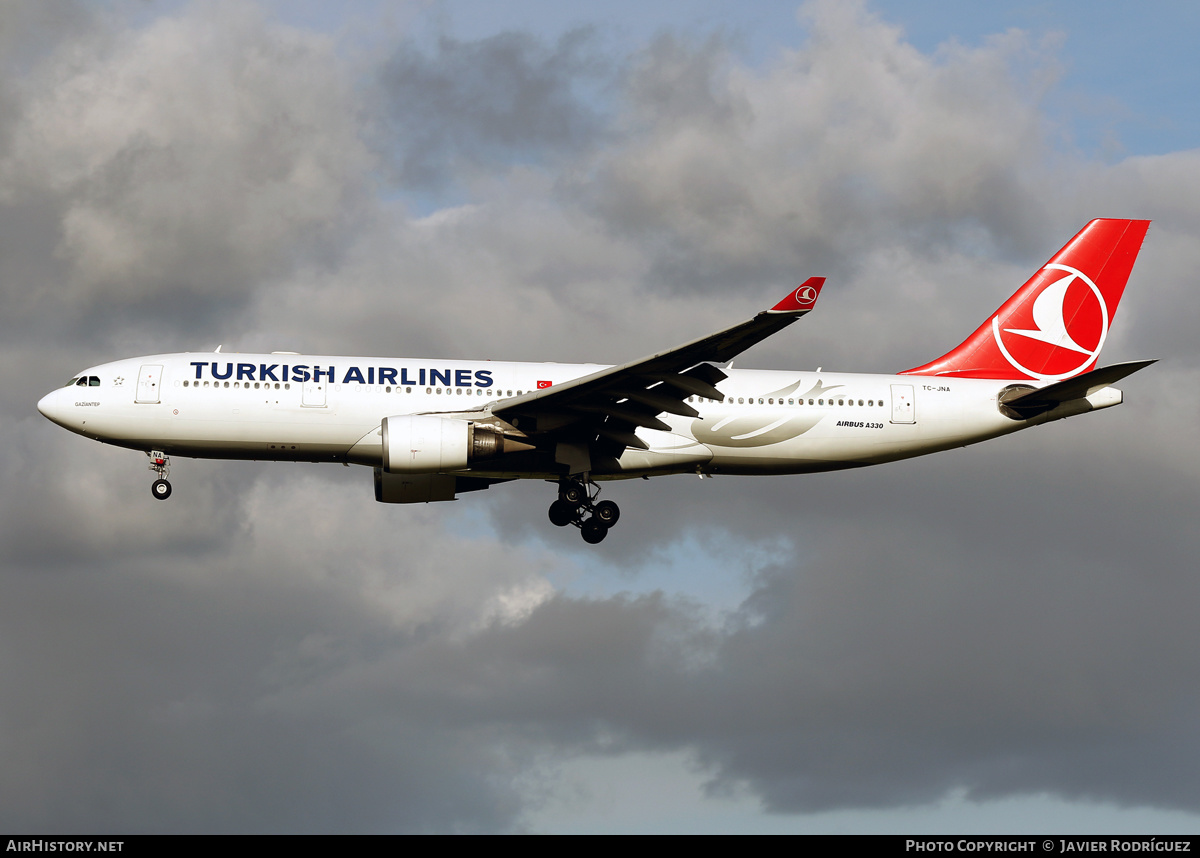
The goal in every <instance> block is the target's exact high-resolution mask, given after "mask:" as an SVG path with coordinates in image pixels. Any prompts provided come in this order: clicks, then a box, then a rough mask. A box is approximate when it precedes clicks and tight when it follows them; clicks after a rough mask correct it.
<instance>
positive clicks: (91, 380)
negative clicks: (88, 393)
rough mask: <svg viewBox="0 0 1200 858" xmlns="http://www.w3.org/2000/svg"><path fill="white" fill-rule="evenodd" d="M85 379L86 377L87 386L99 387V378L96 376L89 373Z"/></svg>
mask: <svg viewBox="0 0 1200 858" xmlns="http://www.w3.org/2000/svg"><path fill="white" fill-rule="evenodd" d="M87 379H88V387H99V386H100V379H99V378H97V377H96V376H94V375H89V376H88V377H87Z"/></svg>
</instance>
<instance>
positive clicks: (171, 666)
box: [0, 0, 1200, 833]
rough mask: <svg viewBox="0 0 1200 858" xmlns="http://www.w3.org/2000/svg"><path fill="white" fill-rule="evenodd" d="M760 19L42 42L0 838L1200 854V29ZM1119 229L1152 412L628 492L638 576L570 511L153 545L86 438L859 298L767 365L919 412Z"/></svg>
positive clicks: (205, 478)
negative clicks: (677, 839) (705, 836)
mask: <svg viewBox="0 0 1200 858" xmlns="http://www.w3.org/2000/svg"><path fill="white" fill-rule="evenodd" d="M964 5H967V4H964ZM969 5H971V6H975V5H977V4H969ZM738 6H739V8H738V9H736V10H735V9H734V8H733V4H725V3H715V2H685V0H673V2H668V1H667V0H664V2H656V3H651V4H647V3H644V2H617V3H611V4H606V6H605V10H604V11H599V10H598V9H597V7H595V6H594V4H567V3H541V2H531V1H529V2H517V3H508V4H494V3H484V2H466V0H463V2H445V3H435V2H410V3H357V4H345V5H339V6H338V7H337V9H336V11H335V10H334V8H333V7H332V6H330V5H328V4H324V3H317V2H309V3H288V2H283V0H279V2H265V0H264V2H257V3H256V2H251V0H244V2H241V1H240V0H234V1H233V2H219V3H207V2H205V3H187V2H171V3H159V4H146V3H140V2H137V3H134V2H122V0H112V2H107V3H92V4H74V3H71V2H65V0H64V2H52V3H46V2H40V0H39V2H35V1H34V0H30V2H17V0H13V2H8V3H5V4H4V5H3V7H0V63H2V71H0V353H2V355H3V360H2V361H0V378H2V379H3V385H2V386H0V402H2V403H3V407H2V410H0V433H2V443H0V479H2V480H3V492H2V493H0V505H2V508H0V687H3V688H4V689H5V690H4V693H3V695H0V762H2V764H0V828H4V829H6V830H25V831H39V832H47V833H50V832H68V831H70V832H82V831H86V832H95V833H100V832H110V831H111V832H123V833H133V832H347V831H356V832H407V831H465V832H473V831H483V832H492V831H544V832H555V831H896V832H902V831H914V830H915V831H923V832H956V831H989V832H996V831H1006V830H1016V831H1026V832H1028V831H1045V832H1051V831H1053V832H1064V831H1105V832H1117V831H1152V832H1159V833H1165V832H1167V831H1174V830H1180V831H1193V832H1194V831H1195V830H1196V827H1197V825H1198V823H1200V732H1198V731H1197V730H1196V724H1197V723H1200V688H1198V684H1197V681H1198V679H1200V624H1198V623H1197V619H1196V618H1197V615H1198V609H1200V582H1198V579H1200V576H1198V574H1197V563H1196V560H1195V558H1196V557H1197V553H1198V551H1200V531H1198V529H1197V528H1196V527H1195V514H1196V510H1197V505H1198V501H1200V482H1198V478H1200V433H1198V432H1197V431H1196V424H1197V420H1198V418H1200V401H1198V400H1197V399H1195V398H1194V397H1195V390H1196V383H1195V378H1196V373H1197V371H1200V345H1198V342H1197V337H1196V336H1195V324H1196V320H1197V318H1200V296H1198V295H1197V292H1196V287H1195V271H1196V269H1197V267H1198V266H1200V242H1198V241H1197V239H1196V236H1197V234H1200V150H1198V149H1197V146H1198V143H1200V119H1198V117H1200V113H1198V112H1197V110H1196V106H1195V93H1196V92H1197V91H1200V71H1198V70H1197V66H1196V63H1195V58H1194V37H1195V33H1196V32H1197V28H1198V26H1200V13H1198V12H1197V11H1195V6H1194V4H1183V3H1179V4H1172V3H1162V4H1155V5H1154V6H1153V11H1152V12H1150V11H1147V9H1146V7H1145V6H1144V5H1142V4H1133V3H1129V4H1120V3H1113V4H1095V3H1067V2H1064V3H1046V4H1041V5H1039V4H1031V3H1025V2H1000V3H995V4H988V8H987V10H986V12H982V13H978V12H976V11H975V10H974V9H972V10H971V11H969V12H968V11H957V12H950V13H947V11H946V10H945V9H944V8H942V6H943V4H940V3H934V2H900V0H880V2H873V3H869V2H864V3H847V2H825V0H818V2H811V3H806V4H804V5H800V6H798V7H797V6H795V5H789V4H787V3H761V4H738ZM742 6H745V7H746V8H741V7H742ZM501 10H503V11H501ZM1097 216H1110V217H1131V218H1150V219H1152V220H1153V221H1154V225H1153V226H1152V228H1151V231H1150V234H1149V237H1148V238H1147V241H1146V243H1145V245H1144V247H1143V250H1142V254H1141V257H1140V259H1139V261H1138V264H1137V267H1136V268H1135V270H1134V273H1133V277H1132V279H1131V281H1130V288H1129V290H1128V292H1127V293H1126V297H1125V300H1124V302H1123V303H1122V306H1121V309H1120V313H1119V315H1118V317H1117V319H1116V325H1115V327H1114V329H1113V333H1112V335H1111V336H1110V338H1109V340H1108V346H1107V349H1106V352H1105V359H1106V360H1107V361H1109V362H1115V361H1119V360H1133V359H1139V358H1161V359H1162V360H1161V363H1159V364H1158V365H1156V366H1155V367H1154V368H1152V369H1150V370H1147V371H1145V372H1143V373H1140V374H1138V375H1137V376H1134V377H1132V378H1130V379H1128V380H1127V381H1126V382H1124V383H1123V385H1122V386H1123V388H1124V389H1125V391H1126V403H1125V405H1124V406H1123V407H1121V408H1117V409H1112V410H1109V411H1104V412H1102V413H1099V414H1094V415H1090V416H1085V417H1080V418H1076V419H1072V420H1070V421H1066V422H1059V423H1054V424H1051V425H1049V426H1046V427H1043V428H1039V429H1035V430H1032V431H1029V432H1027V433H1022V434H1020V435H1017V436H1013V437H1010V438H1005V439H1000V440H996V441H993V442H990V443H988V444H986V445H983V446H980V447H974V448H970V449H966V450H957V451H954V452H948V453H943V454H941V455H939V456H935V457H931V458H928V459H924V460H915V461H910V462H903V463H897V464H892V465H887V466H883V467H880V468H876V469H869V470H865V471H861V472H856V473H846V474H828V475H819V476H811V477H789V478H758V479H745V478H734V477H726V478H718V479H714V480H706V481H703V482H701V481H698V480H695V479H694V478H688V477H674V478H663V479H659V480H655V481H652V482H641V481H638V482H633V483H625V484H614V485H611V486H610V487H608V488H607V489H606V496H607V497H611V498H613V499H615V500H618V501H619V502H620V504H621V505H622V509H623V512H624V514H623V517H622V520H621V523H620V525H619V526H618V528H617V529H615V530H614V531H613V533H612V534H611V536H610V538H609V539H608V540H607V541H606V542H605V543H604V544H603V545H601V546H598V547H588V546H585V545H584V544H583V543H582V542H581V541H580V540H579V539H578V536H577V534H575V533H574V531H570V532H564V531H562V530H558V529H556V528H554V527H552V526H551V525H550V524H549V522H548V521H547V520H546V507H547V506H548V504H549V502H550V501H551V500H552V499H553V491H552V488H551V487H550V486H548V485H546V484H541V483H529V484H521V485H508V486H503V487H497V488H494V489H492V490H489V491H488V492H486V493H481V494H478V495H471V496H467V497H464V498H463V499H460V500H459V501H457V502H455V503H453V504H442V505H436V504H435V505H429V506H421V507H391V506H385V505H382V504H377V503H375V501H374V499H373V495H372V489H371V476H370V472H369V471H368V470H366V469H364V468H342V467H335V466H330V465H288V464H271V463H260V464H252V465H247V464H231V463H221V462H208V461H194V460H188V459H176V460H175V462H174V465H175V466H174V468H173V470H172V474H171V477H172V481H173V483H174V486H175V494H174V496H173V497H172V499H171V501H170V502H169V503H156V502H155V501H154V500H153V499H152V498H151V495H150V491H149V484H150V481H151V479H152V476H151V475H150V474H149V472H147V471H146V469H145V459H144V457H143V456H141V455H140V454H138V453H133V452H130V451H125V450H118V449H114V448H106V447H102V446H100V445H98V444H95V443H93V442H90V441H87V440H85V439H82V438H80V437H78V436H74V435H71V434H69V433H67V432H65V431H63V430H62V429H60V428H58V427H56V426H54V425H52V424H51V423H49V422H48V421H46V420H44V419H42V418H41V417H40V416H39V415H38V414H37V413H36V410H35V403H36V401H37V400H38V398H39V397H40V396H41V395H43V394H44V393H45V392H47V391H48V390H50V389H51V388H53V387H55V386H57V385H59V384H61V383H63V382H64V381H65V380H66V379H67V378H69V377H70V376H71V375H72V373H73V372H75V371H78V370H79V369H81V368H83V367H85V366H88V365H91V364H96V363H100V362H103V361H106V360H111V359H115V358H119V357H127V356H132V355H137V354H147V353H154V352H164V351H183V350H189V349H195V350H205V349H212V348H215V347H216V346H217V345H218V344H223V345H224V349H225V350H226V351H260V350H267V351H269V350H272V349H290V350H296V351H305V352H316V353H320V352H332V353H342V354H346V353H351V354H365V355H393V356H427V357H462V358H496V359H529V360H559V361H576V360H578V361H595V362H619V361H623V360H627V359H631V358H634V357H637V356H640V355H642V354H645V353H649V352H652V351H656V350H660V349H662V348H664V347H667V346H670V345H672V344H674V343H677V342H680V341H684V340H687V339H690V338H692V337H695V336H699V335H702V334H705V333H708V332H709V331H711V330H714V329H716V328H718V327H721V326H723V325H727V324H731V323H734V322H737V321H740V320H742V319H744V318H747V317H749V316H750V315H752V314H753V313H754V312H756V311H757V310H759V309H761V308H762V307H763V306H767V305H769V303H773V302H774V300H776V299H777V298H778V296H779V295H780V294H782V293H783V292H784V291H785V290H786V289H787V288H788V287H789V286H792V285H794V284H795V283H797V282H799V281H800V280H802V279H804V278H805V277H808V276H811V275H814V274H820V275H825V276H827V277H828V278H829V283H828V285H827V287H826V290H825V293H824V296H823V298H822V302H821V307H820V308H819V310H818V311H817V312H816V313H814V314H813V315H811V316H809V317H808V318H806V319H805V320H803V322H802V323H800V324H798V325H796V326H795V327H793V328H790V329H789V330H788V331H786V332H785V333H783V334H781V335H780V336H778V337H775V338H774V339H772V340H770V341H768V342H766V343H763V344H762V345H760V346H757V347H755V349H753V350H752V351H750V352H748V353H747V354H746V355H744V356H743V357H742V358H741V359H739V361H738V365H739V366H742V367H764V368H814V367H816V366H825V367H828V368H835V369H841V370H849V371H860V370H861V371H889V370H899V369H903V368H906V367H909V366H914V365H917V364H920V363H923V362H925V361H926V360H928V359H930V358H932V357H935V356H936V355H938V354H941V353H943V352H944V351H946V350H947V349H948V348H950V347H952V346H953V345H955V344H957V343H958V342H959V341H960V340H961V339H962V338H963V337H964V336H965V335H966V334H967V333H969V332H970V331H971V330H973V329H974V328H975V326H976V325H978V324H979V323H980V322H981V321H982V320H983V319H984V318H986V316H987V314H988V313H990V312H991V311H992V310H993V309H994V308H995V307H997V306H998V305H999V304H1000V303H1001V301H1002V300H1003V299H1004V298H1006V297H1007V296H1008V295H1009V294H1010V293H1011V292H1012V291H1013V290H1014V289H1015V288H1016V287H1017V286H1018V285H1020V283H1022V282H1023V281H1024V280H1025V278H1026V277H1027V276H1028V275H1029V274H1030V273H1032V272H1033V271H1034V270H1035V269H1036V268H1037V267H1039V266H1040V265H1041V263H1042V262H1044V261H1045V260H1046V259H1047V258H1048V257H1049V256H1050V255H1051V254H1052V253H1053V252H1054V251H1055V250H1057V249H1058V248H1059V247H1060V246H1061V245H1062V244H1063V243H1064V242H1065V241H1066V240H1067V239H1068V238H1069V237H1070V236H1071V235H1073V234H1074V233H1075V232H1076V231H1077V230H1078V229H1079V228H1080V227H1081V226H1082V225H1083V224H1084V223H1085V222H1086V221H1087V220H1088V219H1090V218H1092V217H1097ZM1180 391H1183V393H1180ZM1180 397H1182V398H1180Z"/></svg>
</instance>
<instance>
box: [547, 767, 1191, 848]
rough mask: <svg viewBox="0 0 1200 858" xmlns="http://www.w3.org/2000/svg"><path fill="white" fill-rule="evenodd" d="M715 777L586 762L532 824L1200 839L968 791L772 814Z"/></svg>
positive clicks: (1143, 822)
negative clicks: (890, 804)
mask: <svg viewBox="0 0 1200 858" xmlns="http://www.w3.org/2000/svg"><path fill="white" fill-rule="evenodd" d="M710 777H711V773H710V772H708V771H706V770H705V769H703V768H701V767H699V766H697V765H696V763H695V760H694V758H693V756H692V754H691V753H689V752H688V751H675V752H671V753H665V754H626V755H622V756H615V757H580V758H577V759H574V760H571V761H568V762H567V763H565V764H563V765H562V766H561V767H560V768H559V771H558V772H557V774H556V776H555V778H556V780H557V781H558V783H559V786H558V788H557V789H556V790H555V793H554V795H553V796H552V797H551V798H549V799H548V800H547V801H545V802H544V803H543V804H542V805H541V806H540V807H539V808H538V809H537V810H536V811H534V812H533V813H531V814H529V815H528V816H527V817H526V819H525V820H524V821H525V824H526V825H528V826H529V828H530V829H531V830H533V831H537V832H543V833H549V834H584V833H591V834H615V833H622V834H685V833H686V834H912V835H925V836H939V835H940V836H947V835H970V834H973V833H978V832H987V834H989V835H1005V834H1009V835H1029V836H1040V835H1056V834H1058V835H1068V834H1084V833H1088V832H1097V831H1100V832H1104V833H1105V834H1110V835H1122V834H1152V835H1157V836H1169V835H1185V836H1186V835H1194V834H1195V831H1196V828H1197V825H1198V824H1200V816H1197V815H1196V814H1191V813H1185V812H1182V811H1170V810H1156V809H1153V808H1137V807H1120V806H1117V805H1113V804H1105V803H1101V802H1083V801H1068V800H1066V799H1063V798H1061V797H1059V796H1054V795H1047V794H1036V795H1029V796H1017V797H1013V798H1005V799H996V800H991V801H972V800H971V799H969V798H968V797H967V793H966V790H963V789H958V790H954V791H953V792H951V793H950V794H949V795H947V796H946V797H944V798H943V799H941V800H940V801H938V802H934V803H931V804H927V805H919V806H912V807H899V808H881V809H872V810H867V809H862V810H837V811H827V812H822V813H807V814H788V813H769V812H767V811H766V809H765V808H764V807H763V805H762V802H761V801H760V799H759V798H758V797H757V796H756V795H754V794H753V793H751V792H749V791H748V790H745V789H734V790H732V791H728V792H727V791H723V790H722V791H718V793H717V794H712V792H711V791H706V789H705V787H706V785H707V782H708V781H709V780H710Z"/></svg>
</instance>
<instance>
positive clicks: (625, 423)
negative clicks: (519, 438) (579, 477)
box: [492, 277, 825, 473]
mask: <svg viewBox="0 0 1200 858" xmlns="http://www.w3.org/2000/svg"><path fill="white" fill-rule="evenodd" d="M824 285H825V278H824V277H812V278H809V279H808V280H806V281H805V282H804V283H803V284H801V285H800V286H799V287H798V288H797V289H795V290H794V291H792V292H790V293H788V296H787V297H786V298H784V299H783V300H782V301H780V302H779V303H778V304H776V305H775V306H774V307H772V308H771V309H769V310H763V311H762V312H761V313H759V314H758V315H757V316H755V317H754V318H753V319H750V320H749V321H746V322H742V323H741V324H740V325H734V326H733V327H732V328H726V329H725V330H723V331H718V332H716V333H715V334H710V335H708V336H707V337H701V338H700V339H698V340H693V341H692V342H690V343H685V344H683V345H681V346H678V347H676V348H673V349H670V350H668V351H665V352H659V353H658V354H653V355H649V356H648V357H644V358H641V359H640V360H635V361H630V362H629V363H624V364H621V365H620V366H614V367H609V368H607V369H602V370H600V371H599V372H594V373H592V374H591V375H586V376H583V377H582V378H576V379H572V380H571V381H567V382H564V383H562V384H556V385H554V386H553V387H550V388H546V389H545V390H536V391H530V392H529V393H526V394H523V395H521V396H514V397H511V398H509V399H505V400H503V401H501V402H498V403H496V405H495V406H494V407H493V408H492V413H494V414H495V415H497V416H498V417H500V418H501V419H503V420H505V421H507V422H508V423H511V424H512V425H513V426H515V427H516V428H518V429H520V430H521V431H522V432H524V433H526V434H528V435H533V436H535V437H536V436H538V435H545V434H546V433H551V434H553V436H554V437H555V438H556V440H558V441H559V442H560V443H563V444H568V445H572V446H573V447H574V448H575V455H574V457H573V461H574V462H576V463H578V462H579V461H580V459H581V458H582V457H583V454H584V452H585V451H588V450H593V449H594V450H596V451H597V452H600V453H602V454H604V455H613V456H619V455H620V453H621V451H623V450H624V449H625V448H626V447H637V448H640V449H646V446H647V445H646V443H645V442H644V441H642V440H641V439H640V438H638V437H637V435H635V434H634V431H635V430H636V429H637V428H638V427H640V426H645V427H648V428H651V429H659V430H666V429H668V428H669V427H668V425H667V424H666V423H664V422H663V421H662V420H660V419H658V415H659V414H662V413H664V412H666V413H670V414H679V415H682V416H685V417H696V416H698V412H697V411H696V409H694V408H692V406H690V405H688V404H687V402H686V401H685V400H686V399H687V397H689V396H702V397H705V398H706V399H715V400H717V401H718V402H720V401H722V400H724V398H725V396H724V394H722V393H721V392H720V391H719V390H717V389H716V387H715V386H714V385H716V384H717V383H718V382H720V381H721V380H723V379H724V378H726V377H727V376H726V375H725V373H724V372H722V371H721V370H720V369H718V368H717V367H715V366H713V365H712V363H714V362H715V363H725V362H727V361H730V360H732V359H733V358H734V357H735V356H737V355H739V354H741V353H742V352H744V351H745V350H746V349H748V348H750V347H751V346H753V345H754V344H755V343H759V342H762V341H763V340H765V339H766V338H767V337H769V336H771V335H772V334H776V333H778V332H779V331H781V330H783V329H784V328H786V327H787V326H788V325H790V324H792V322H794V321H796V320H797V319H798V318H800V317H801V316H803V315H806V314H807V313H808V312H809V311H811V310H812V308H813V306H814V305H815V304H816V302H817V297H818V296H819V295H820V294H821V287H823V286H824ZM559 460H560V461H564V460H563V458H560V459H559ZM583 465H584V466H581V467H580V468H579V470H588V469H589V467H587V466H586V462H583ZM571 467H572V473H577V472H578V471H576V470H575V467H576V465H575V464H571Z"/></svg>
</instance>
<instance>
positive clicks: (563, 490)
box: [550, 476, 621, 545]
mask: <svg viewBox="0 0 1200 858" xmlns="http://www.w3.org/2000/svg"><path fill="white" fill-rule="evenodd" d="M598 494H600V489H599V487H598V486H597V485H596V484H595V483H593V482H592V481H591V480H590V479H588V478H587V477H586V476H585V477H584V478H583V479H582V480H579V479H564V480H560V481H559V483H558V500H556V501H555V502H554V503H552V504H550V521H551V523H552V524H554V525H555V526H557V527H566V526H567V525H568V524H573V525H575V526H576V527H578V528H579V531H580V534H581V535H582V536H583V541H584V542H586V543H588V544H589V545H595V544H596V543H598V542H603V541H604V537H606V536H608V529H609V528H610V527H612V526H613V525H614V524H616V523H617V519H619V518H620V517H621V508H620V507H618V506H617V505H616V504H615V503H613V502H612V501H600V502H599V503H595V500H596V496H597V495H598Z"/></svg>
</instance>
